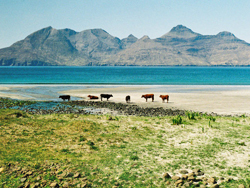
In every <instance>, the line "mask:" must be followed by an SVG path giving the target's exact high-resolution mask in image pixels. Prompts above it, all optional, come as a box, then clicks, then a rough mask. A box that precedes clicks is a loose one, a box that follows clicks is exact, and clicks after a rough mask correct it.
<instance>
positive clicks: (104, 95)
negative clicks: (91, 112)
mask: <svg viewBox="0 0 250 188" xmlns="http://www.w3.org/2000/svg"><path fill="white" fill-rule="evenodd" d="M100 96H101V101H102V98H106V99H107V101H108V100H109V98H110V97H113V95H112V94H101V95H100Z"/></svg>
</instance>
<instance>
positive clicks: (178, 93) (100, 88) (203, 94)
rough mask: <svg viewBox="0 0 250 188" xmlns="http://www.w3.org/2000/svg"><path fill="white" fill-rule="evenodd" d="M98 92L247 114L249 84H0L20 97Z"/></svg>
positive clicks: (0, 89) (3, 93)
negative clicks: (166, 97) (150, 96)
mask: <svg viewBox="0 0 250 188" xmlns="http://www.w3.org/2000/svg"><path fill="white" fill-rule="evenodd" d="M101 93H107V94H113V97H112V98H110V99H109V100H110V101H112V102H121V103H125V97H126V95H130V96H131V103H132V104H136V105H139V106H141V107H163V108H172V109H180V110H192V111H199V112H207V113H212V112H214V113H217V114H223V115H241V114H246V115H250V107H249V104H250V86H187V85H185V86H183V85H170V86H169V85H157V86H156V85H150V86H148V85H142V86H141V85H140V86H138V85H134V86H133V85H132V86H131V85H130V86H128V85H125V86H124V85H123V86H121V85H0V97H9V98H13V99H22V100H45V101H60V99H59V98H58V96H59V95H61V94H69V95H71V96H72V100H89V98H88V97H87V96H88V95H89V94H90V95H96V96H100V94H101ZM148 93H153V94H154V95H155V100H154V102H152V100H151V99H149V100H148V102H146V101H145V99H144V98H141V95H142V94H148ZM165 94H168V95H169V96H170V100H169V103H166V102H165V103H163V102H162V100H161V98H159V95H165ZM104 100H106V99H104ZM98 101H100V99H99V100H98Z"/></svg>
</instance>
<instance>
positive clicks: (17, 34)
mask: <svg viewBox="0 0 250 188" xmlns="http://www.w3.org/2000/svg"><path fill="white" fill-rule="evenodd" d="M179 24H182V25H184V26H186V27H188V28H190V29H192V30H193V31H194V32H197V33H200V34H206V35H216V34H218V33H219V32H221V31H229V32H232V33H233V34H235V36H236V37H238V38H240V39H242V40H245V41H246V42H249V43H250V0H0V48H3V47H8V46H10V45H11V44H13V43H14V42H16V41H19V40H22V39H24V38H25V37H26V36H28V35H29V34H31V33H33V32H35V31H37V30H39V29H42V28H44V27H47V26H52V27H53V28H56V29H64V28H70V29H73V30H75V31H83V30H86V29H94V28H102V29H104V30H105V31H107V32H108V33H109V34H111V35H113V36H116V37H119V38H120V39H122V38H125V37H127V36H128V35H129V34H133V35H135V36H136V37H137V38H141V37H142V36H143V35H148V36H149V37H150V38H152V39H154V38H157V37H160V36H162V35H164V34H165V33H167V32H169V31H170V30H171V29H172V28H173V27H175V26H176V25H179Z"/></svg>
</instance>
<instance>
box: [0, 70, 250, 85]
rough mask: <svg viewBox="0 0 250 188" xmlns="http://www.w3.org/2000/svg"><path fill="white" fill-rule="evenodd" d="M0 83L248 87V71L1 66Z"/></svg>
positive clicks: (249, 81) (249, 75)
mask: <svg viewBox="0 0 250 188" xmlns="http://www.w3.org/2000/svg"><path fill="white" fill-rule="evenodd" d="M0 84H124V85H250V68H249V67H0Z"/></svg>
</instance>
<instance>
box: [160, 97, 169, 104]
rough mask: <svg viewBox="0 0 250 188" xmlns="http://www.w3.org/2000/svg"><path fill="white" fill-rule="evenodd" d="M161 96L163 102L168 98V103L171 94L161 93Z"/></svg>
mask: <svg viewBox="0 0 250 188" xmlns="http://www.w3.org/2000/svg"><path fill="white" fill-rule="evenodd" d="M159 97H160V98H162V102H164V101H165V100H167V103H168V100H169V95H160V96H159Z"/></svg>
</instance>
